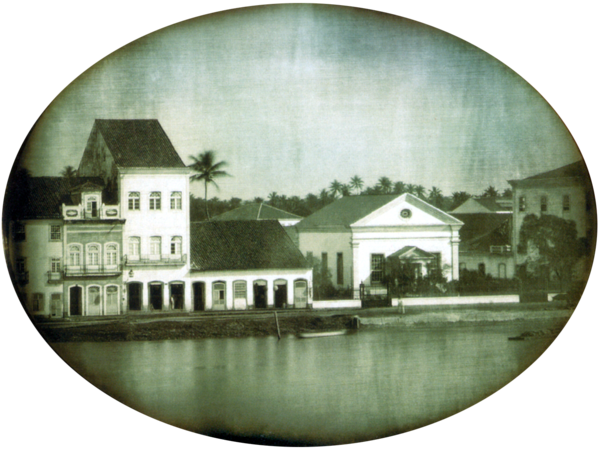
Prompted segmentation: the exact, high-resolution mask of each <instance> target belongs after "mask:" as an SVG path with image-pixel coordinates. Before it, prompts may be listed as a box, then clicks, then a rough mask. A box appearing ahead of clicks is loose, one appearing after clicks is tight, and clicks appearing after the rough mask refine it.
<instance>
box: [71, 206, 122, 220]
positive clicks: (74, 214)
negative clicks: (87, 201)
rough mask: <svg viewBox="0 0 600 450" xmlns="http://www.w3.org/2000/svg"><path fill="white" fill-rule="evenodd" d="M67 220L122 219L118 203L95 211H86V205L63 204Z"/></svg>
mask: <svg viewBox="0 0 600 450" xmlns="http://www.w3.org/2000/svg"><path fill="white" fill-rule="evenodd" d="M62 214H63V219H65V220H115V219H120V214H119V206H118V205H105V204H102V206H101V207H100V208H99V209H98V210H95V211H86V209H85V207H84V205H73V206H67V205H65V204H63V205H62Z"/></svg>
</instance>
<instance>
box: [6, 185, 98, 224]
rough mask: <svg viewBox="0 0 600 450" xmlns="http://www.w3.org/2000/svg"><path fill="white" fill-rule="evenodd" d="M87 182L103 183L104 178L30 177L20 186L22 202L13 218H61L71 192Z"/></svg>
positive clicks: (69, 199)
mask: <svg viewBox="0 0 600 450" xmlns="http://www.w3.org/2000/svg"><path fill="white" fill-rule="evenodd" d="M86 184H87V185H89V184H93V185H98V186H102V185H103V184H102V179H100V178H95V177H74V178H64V177H30V178H28V179H27V180H26V181H25V186H24V187H20V188H18V189H19V190H20V192H19V194H20V195H22V198H21V199H20V202H21V204H20V205H16V206H17V208H15V211H14V213H15V217H11V219H14V220H23V219H61V218H62V211H61V205H62V204H63V203H65V204H67V205H68V204H70V203H71V196H70V193H71V192H72V191H74V190H75V191H76V190H77V188H78V186H81V185H86Z"/></svg>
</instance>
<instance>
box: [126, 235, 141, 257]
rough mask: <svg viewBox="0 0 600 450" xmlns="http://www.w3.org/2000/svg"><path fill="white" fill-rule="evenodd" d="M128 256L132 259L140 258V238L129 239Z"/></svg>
mask: <svg viewBox="0 0 600 450" xmlns="http://www.w3.org/2000/svg"><path fill="white" fill-rule="evenodd" d="M129 256H131V257H133V258H139V257H140V238H139V237H135V236H132V237H130V238H129Z"/></svg>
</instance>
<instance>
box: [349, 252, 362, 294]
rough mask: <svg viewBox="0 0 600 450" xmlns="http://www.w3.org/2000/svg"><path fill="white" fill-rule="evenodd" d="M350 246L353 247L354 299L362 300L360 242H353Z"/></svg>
mask: <svg viewBox="0 0 600 450" xmlns="http://www.w3.org/2000/svg"><path fill="white" fill-rule="evenodd" d="M350 245H351V246H352V289H354V295H353V298H354V299H355V300H356V299H359V298H360V292H359V289H360V282H361V279H360V267H359V261H360V252H359V242H356V241H352V242H351V243H350Z"/></svg>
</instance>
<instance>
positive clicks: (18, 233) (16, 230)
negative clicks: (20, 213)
mask: <svg viewBox="0 0 600 450" xmlns="http://www.w3.org/2000/svg"><path fill="white" fill-rule="evenodd" d="M13 240H14V241H15V242H23V241H25V240H27V233H26V230H25V224H24V223H23V222H15V223H14V224H13Z"/></svg>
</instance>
